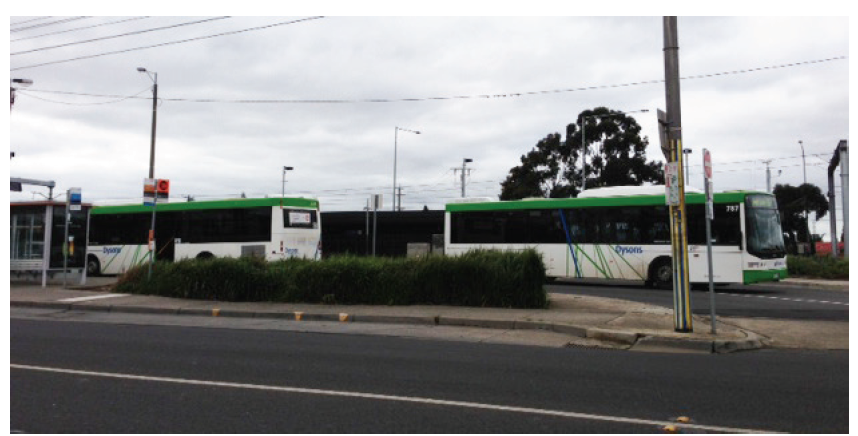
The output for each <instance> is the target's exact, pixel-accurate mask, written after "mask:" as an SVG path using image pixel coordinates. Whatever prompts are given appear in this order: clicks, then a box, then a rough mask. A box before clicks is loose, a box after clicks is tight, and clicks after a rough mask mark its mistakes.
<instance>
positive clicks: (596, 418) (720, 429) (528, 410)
mask: <svg viewBox="0 0 858 436" xmlns="http://www.w3.org/2000/svg"><path fill="white" fill-rule="evenodd" d="M11 367H12V369H20V370H28V371H42V372H53V373H60V374H71V375H83V376H89V377H105V378H116V379H125V380H138V381H149V382H161V383H176V384H184V385H196V386H214V387H222V388H233V389H253V390H261V391H274V392H289V393H296V394H308V395H327V396H334V397H349V398H362V399H369V400H380V401H398V402H405V403H418V404H430V405H436V406H449V407H464V408H469V409H483V410H492V411H499V412H516V413H529V414H533V415H547V416H559V417H563V418H573V419H588V420H593V421H606V422H618V423H624V424H635V425H646V426H659V427H664V426H667V425H674V426H676V427H677V428H687V429H697V430H703V431H706V432H709V433H777V432H773V431H771V430H753V429H744V428H732V427H719V426H711V425H700V424H681V423H677V422H672V421H656V420H648V419H638V418H626V417H622V416H609V415H595V414H591V413H578V412H566V411H562V410H549V409H534V408H530V407H515V406H503V405H497V404H485V403H473V402H470V401H449V400H439V399H434V398H422V397H405V396H399V395H382V394H371V393H365V392H348V391H334V390H327V389H309V388H298V387H291V386H270V385H257V384H247V383H231V382H222V381H210V380H190V379H182V378H172V377H152V376H144V375H134V374H121V373H112V372H95V371H81V370H76V369H66V368H52V367H45V366H33V365H19V364H14V363H12V364H11Z"/></svg>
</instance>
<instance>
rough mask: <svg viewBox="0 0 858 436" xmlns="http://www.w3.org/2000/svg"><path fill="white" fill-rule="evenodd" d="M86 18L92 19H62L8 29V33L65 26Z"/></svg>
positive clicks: (83, 18) (82, 17)
mask: <svg viewBox="0 0 858 436" xmlns="http://www.w3.org/2000/svg"><path fill="white" fill-rule="evenodd" d="M87 18H92V17H89V16H81V17H72V18H65V19H62V20H57V21H51V22H49V23H41V24H34V25H32V26H26V27H19V28H17V29H10V30H9V32H10V33H15V32H21V31H23V30H30V29H36V28H39V27H47V26H53V25H56V24H65V23H69V22H72V21H77V20H85V19H87Z"/></svg>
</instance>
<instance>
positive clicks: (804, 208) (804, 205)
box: [798, 140, 813, 253]
mask: <svg viewBox="0 0 858 436" xmlns="http://www.w3.org/2000/svg"><path fill="white" fill-rule="evenodd" d="M798 145H799V146H800V147H801V168H802V171H803V173H804V184H805V185H806V184H807V165H806V164H805V160H804V143H803V142H802V141H801V140H799V141H798ZM801 208H802V212H803V213H804V228H805V233H807V242H808V244H810V246H811V247H812V246H813V241H812V240H811V239H812V238H811V237H810V229H809V226H808V224H807V222H808V218H809V217H808V215H810V214H809V213H808V212H807V197H805V196H802V198H801ZM810 253H813V251H810Z"/></svg>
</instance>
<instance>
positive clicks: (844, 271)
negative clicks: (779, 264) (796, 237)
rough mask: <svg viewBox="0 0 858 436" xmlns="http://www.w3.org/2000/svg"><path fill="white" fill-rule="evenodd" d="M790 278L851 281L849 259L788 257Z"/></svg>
mask: <svg viewBox="0 0 858 436" xmlns="http://www.w3.org/2000/svg"><path fill="white" fill-rule="evenodd" d="M787 271H788V272H789V276H790V277H806V278H820V279H828V280H849V259H848V258H847V259H844V258H837V259H835V258H834V257H831V256H825V257H808V256H787Z"/></svg>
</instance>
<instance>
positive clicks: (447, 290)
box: [116, 250, 548, 308]
mask: <svg viewBox="0 0 858 436" xmlns="http://www.w3.org/2000/svg"><path fill="white" fill-rule="evenodd" d="M147 276H148V266H142V267H139V268H135V269H132V270H131V271H129V272H128V273H126V274H125V275H124V276H122V277H121V279H120V280H119V282H118V284H117V288H116V290H117V291H118V292H126V293H138V294H150V295H160V296H167V297H176V298H188V299H205V300H220V301H276V302H291V303H298V302H301V303H326V304H376V305H406V304H439V305H456V306H491V307H526V308H542V307H546V305H547V303H548V297H547V294H546V292H545V289H544V288H543V286H542V285H543V282H544V281H545V265H544V264H543V262H542V258H541V256H540V255H539V254H538V253H537V252H536V251H535V250H525V251H523V252H501V251H490V250H476V251H471V252H468V253H465V254H463V255H461V256H457V257H444V256H429V257H424V258H383V257H377V258H373V257H357V256H335V257H332V258H329V259H325V260H321V261H310V260H304V259H288V260H282V261H276V262H265V261H263V260H260V259H252V258H241V259H228V258H226V259H209V260H196V259H194V260H182V261H179V262H175V263H168V262H157V263H156V264H155V266H154V268H153V271H152V277H151V279H147Z"/></svg>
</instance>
